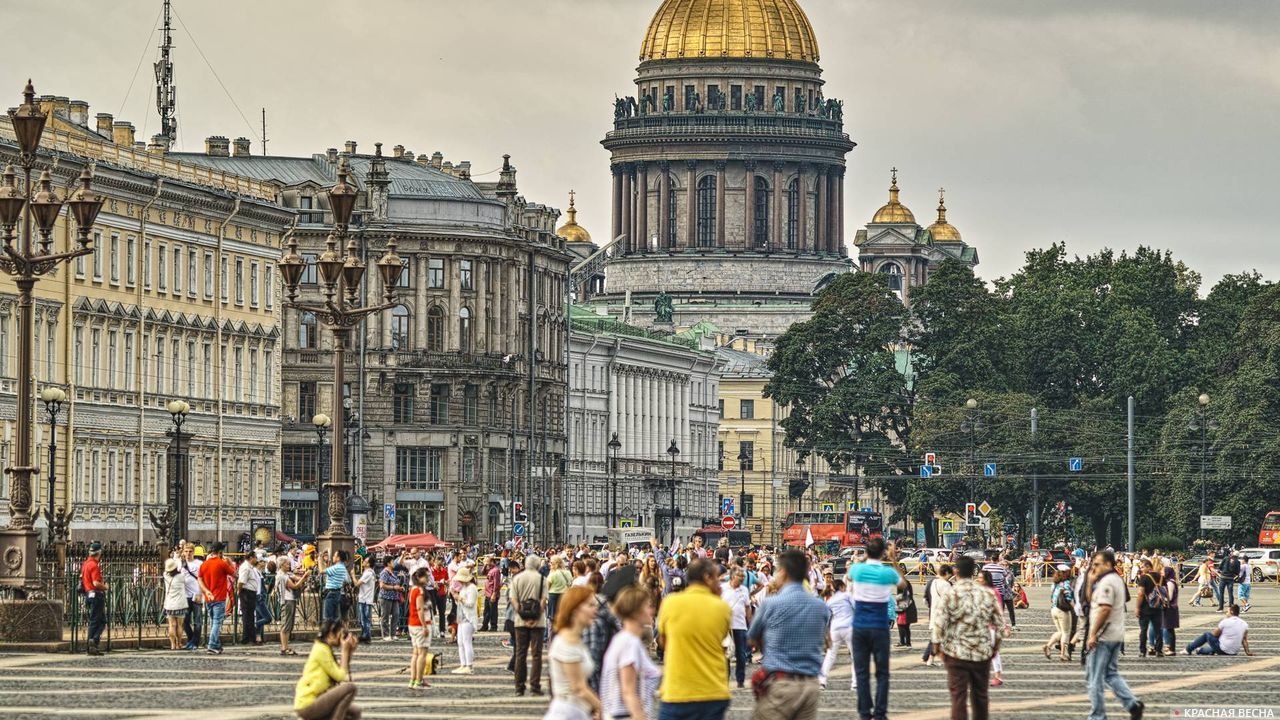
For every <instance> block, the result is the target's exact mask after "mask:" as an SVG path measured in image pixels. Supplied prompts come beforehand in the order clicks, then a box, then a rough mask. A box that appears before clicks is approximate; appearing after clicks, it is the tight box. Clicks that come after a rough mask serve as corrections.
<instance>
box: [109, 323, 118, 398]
mask: <svg viewBox="0 0 1280 720" xmlns="http://www.w3.org/2000/svg"><path fill="white" fill-rule="evenodd" d="M119 335H120V333H118V332H116V331H115V330H111V331H110V332H108V333H107V385H106V386H107V387H109V388H116V387H119V384H118V383H119V382H120V380H119V378H118V377H116V352H117V345H118V342H117V339H118V337H119Z"/></svg>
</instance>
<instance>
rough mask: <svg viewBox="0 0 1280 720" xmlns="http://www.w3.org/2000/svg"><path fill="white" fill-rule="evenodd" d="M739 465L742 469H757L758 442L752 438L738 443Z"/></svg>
mask: <svg viewBox="0 0 1280 720" xmlns="http://www.w3.org/2000/svg"><path fill="white" fill-rule="evenodd" d="M738 458H739V460H738V467H739V469H742V470H755V469H756V444H755V442H754V441H752V440H743V441H741V442H739V443H738Z"/></svg>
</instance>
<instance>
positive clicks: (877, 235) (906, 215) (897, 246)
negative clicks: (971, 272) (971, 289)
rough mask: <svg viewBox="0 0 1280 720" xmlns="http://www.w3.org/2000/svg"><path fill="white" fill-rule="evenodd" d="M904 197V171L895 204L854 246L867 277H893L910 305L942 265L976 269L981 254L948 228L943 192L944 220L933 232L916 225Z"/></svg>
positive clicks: (894, 190)
mask: <svg viewBox="0 0 1280 720" xmlns="http://www.w3.org/2000/svg"><path fill="white" fill-rule="evenodd" d="M898 192H899V191H898V169H897V168H894V169H893V175H892V179H891V180H890V182H889V202H887V203H885V205H884V206H883V207H881V208H880V209H879V210H877V211H876V214H875V215H874V216H873V217H872V218H871V222H869V223H867V226H866V227H865V228H864V229H862V230H859V231H858V234H857V236H856V237H855V238H854V241H853V243H854V245H856V246H857V247H858V265H859V267H860V268H861V269H862V271H863V272H875V273H884V274H886V275H888V276H889V287H891V288H893V290H894V291H895V292H897V293H898V296H899V297H901V298H902V301H903V302H905V303H908V304H910V302H911V288H913V287H915V286H916V285H922V284H924V283H925V282H926V281H927V280H928V279H929V272H930V271H931V270H933V269H934V268H935V267H937V266H938V264H939V263H941V262H942V261H943V260H947V259H951V260H956V261H958V262H962V263H965V264H966V265H968V266H969V267H974V266H976V265H977V264H978V250H977V249H976V248H974V247H971V246H969V245H968V244H966V243H965V242H964V240H962V239H961V238H960V231H959V230H957V229H956V228H955V226H954V225H952V224H951V223H949V222H947V206H946V203H945V195H944V191H943V190H941V189H939V190H938V219H937V220H936V221H935V222H934V223H933V224H932V225H930V226H929V227H927V228H926V227H921V226H920V224H919V223H917V222H916V216H915V215H914V214H913V213H912V212H911V210H909V209H908V208H907V206H906V205H903V204H902V202H901V201H900V200H899V199H898Z"/></svg>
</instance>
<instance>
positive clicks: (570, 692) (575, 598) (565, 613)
mask: <svg viewBox="0 0 1280 720" xmlns="http://www.w3.org/2000/svg"><path fill="white" fill-rule="evenodd" d="M597 610H598V606H597V603H596V596H595V593H594V592H592V591H591V588H588V587H581V586H579V587H571V588H569V589H568V590H567V591H565V593H564V595H563V596H562V597H561V598H560V606H559V608H558V609H557V611H556V617H555V627H554V632H555V637H554V638H553V639H552V641H551V649H550V651H549V653H548V654H549V655H550V656H551V697H552V698H553V699H552V701H551V707H549V708H547V714H546V715H545V716H543V718H544V720H591V718H595V717H599V716H600V715H601V709H600V698H598V697H596V694H595V693H594V692H592V691H591V686H590V685H588V684H587V678H589V677H591V673H592V672H593V671H594V670H595V663H594V662H593V661H592V659H591V651H590V650H589V649H588V648H587V646H586V644H585V643H583V642H582V631H583V630H585V629H587V628H588V627H590V626H591V623H592V622H594V621H595V619H596V611H597Z"/></svg>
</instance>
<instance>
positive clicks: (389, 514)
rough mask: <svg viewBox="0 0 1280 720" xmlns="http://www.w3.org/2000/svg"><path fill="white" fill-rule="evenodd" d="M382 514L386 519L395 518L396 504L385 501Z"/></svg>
mask: <svg viewBox="0 0 1280 720" xmlns="http://www.w3.org/2000/svg"><path fill="white" fill-rule="evenodd" d="M382 516H383V517H385V518H386V519H388V520H395V519H396V506H395V505H394V504H392V503H386V504H385V505H383V506H382Z"/></svg>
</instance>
